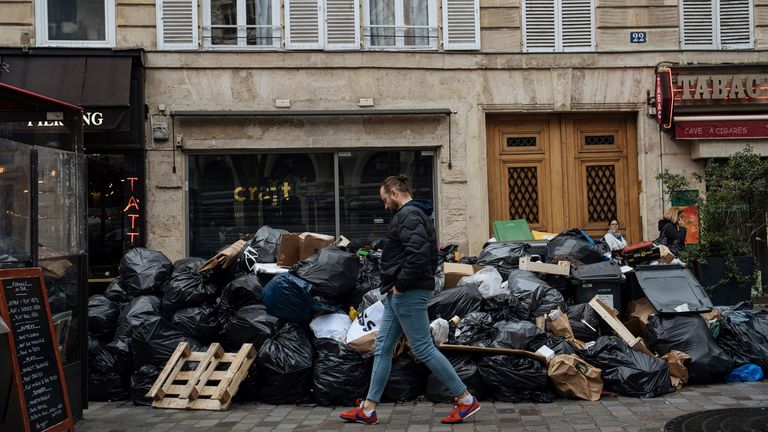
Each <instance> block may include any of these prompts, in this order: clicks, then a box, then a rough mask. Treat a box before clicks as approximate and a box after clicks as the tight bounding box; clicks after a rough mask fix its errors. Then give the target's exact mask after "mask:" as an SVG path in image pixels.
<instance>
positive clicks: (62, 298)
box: [46, 284, 68, 315]
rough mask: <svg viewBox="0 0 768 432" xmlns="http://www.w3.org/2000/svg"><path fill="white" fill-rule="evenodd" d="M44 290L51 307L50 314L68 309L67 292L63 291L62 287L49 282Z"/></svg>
mask: <svg viewBox="0 0 768 432" xmlns="http://www.w3.org/2000/svg"><path fill="white" fill-rule="evenodd" d="M46 291H47V292H48V305H49V306H50V308H51V313H52V314H54V315H55V314H57V313H59V312H64V311H66V310H68V306H67V292H66V291H64V288H62V287H61V286H59V285H58V284H50V285H47V286H46Z"/></svg>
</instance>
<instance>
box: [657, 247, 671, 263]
mask: <svg viewBox="0 0 768 432" xmlns="http://www.w3.org/2000/svg"><path fill="white" fill-rule="evenodd" d="M659 255H660V257H659V262H660V263H662V264H669V263H671V262H672V260H674V259H675V255H674V254H673V253H672V251H670V250H669V248H668V247H666V246H664V245H659Z"/></svg>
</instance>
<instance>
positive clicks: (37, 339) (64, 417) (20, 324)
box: [0, 268, 74, 432]
mask: <svg viewBox="0 0 768 432" xmlns="http://www.w3.org/2000/svg"><path fill="white" fill-rule="evenodd" d="M0 285H1V286H0V288H2V289H0V314H2V316H3V318H5V320H6V321H8V324H9V327H10V330H11V333H10V336H11V337H10V340H9V342H10V346H11V357H12V359H11V364H12V365H13V367H14V369H15V370H14V378H15V384H16V389H17V391H18V396H19V397H18V399H19V402H20V405H21V407H20V408H21V412H22V423H23V424H24V428H25V432H58V431H68V430H71V431H73V430H74V428H73V426H72V425H73V423H72V414H71V411H70V407H69V398H68V397H67V388H66V385H65V383H64V372H63V369H62V367H61V359H60V357H59V350H58V341H57V340H56V336H55V335H56V334H55V331H54V327H53V321H52V320H51V311H50V308H49V307H48V295H47V293H46V289H45V282H44V281H43V276H42V272H41V271H40V269H39V268H35V269H12V270H0Z"/></svg>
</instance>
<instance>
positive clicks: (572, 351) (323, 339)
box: [89, 227, 768, 406]
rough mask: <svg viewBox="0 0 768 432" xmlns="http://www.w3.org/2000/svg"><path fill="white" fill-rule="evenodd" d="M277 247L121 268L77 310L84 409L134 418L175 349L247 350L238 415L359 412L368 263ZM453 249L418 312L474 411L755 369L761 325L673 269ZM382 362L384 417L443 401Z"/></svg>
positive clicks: (568, 234) (746, 375)
mask: <svg viewBox="0 0 768 432" xmlns="http://www.w3.org/2000/svg"><path fill="white" fill-rule="evenodd" d="M289 237H290V239H291V241H290V242H291V243H292V244H293V243H295V244H293V246H291V248H293V247H296V248H299V249H302V248H303V249H306V247H304V246H306V245H307V244H309V243H311V242H310V241H309V240H307V238H311V235H310V236H309V237H307V236H304V237H302V236H297V235H294V234H289V233H286V232H284V231H282V230H276V229H272V228H270V227H262V228H261V229H260V230H259V231H258V232H257V233H256V234H255V236H254V237H253V238H252V239H251V240H249V241H247V242H242V244H241V245H240V246H239V247H236V248H234V249H231V248H230V249H231V250H230V249H228V250H230V252H232V251H233V253H232V254H231V255H230V256H229V259H221V260H218V261H217V263H218V264H219V265H214V266H213V267H214V268H212V269H209V270H203V271H199V270H200V269H201V268H207V267H209V265H208V264H210V261H209V263H208V264H207V263H206V262H205V260H204V259H202V258H185V259H181V260H179V261H177V262H176V263H171V262H170V260H169V259H168V258H167V257H165V256H164V255H163V254H162V253H161V252H157V251H151V250H147V249H143V248H136V249H132V250H130V251H129V252H128V253H126V255H125V256H124V257H123V259H122V261H121V263H120V275H119V277H118V278H116V279H115V281H114V282H113V283H112V284H111V285H110V286H109V288H108V289H107V290H106V292H104V294H103V295H93V296H92V297H91V298H90V301H89V364H90V369H89V395H90V398H91V400H126V399H128V398H130V399H132V400H133V402H134V403H136V404H148V403H149V401H146V400H145V399H144V394H145V393H146V392H147V390H148V389H149V388H150V387H151V385H152V384H153V383H154V381H155V379H156V378H157V376H158V375H159V373H160V370H161V369H162V367H163V366H164V365H165V363H166V362H167V361H168V359H169V358H170V356H171V353H172V352H173V351H174V349H175V348H176V346H177V345H178V343H179V342H182V341H185V342H188V343H189V344H190V345H191V346H192V348H193V351H204V350H205V349H206V346H207V345H209V344H211V343H213V342H218V343H221V344H222V346H223V347H224V348H225V350H227V351H228V352H232V351H236V350H237V349H239V348H240V346H241V345H242V344H243V343H252V344H254V347H255V348H256V349H257V352H258V355H257V359H256V361H255V362H254V364H253V366H252V367H251V370H250V371H249V375H248V377H247V379H246V381H244V382H243V383H242V384H241V385H240V390H239V392H238V394H237V399H239V400H241V401H245V400H257V401H262V402H266V403H271V404H293V403H311V402H315V403H318V404H321V405H328V406H333V405H351V404H353V403H354V401H355V400H356V399H357V398H362V397H364V396H365V394H366V392H367V387H368V383H369V380H370V372H371V366H372V360H373V359H372V353H373V348H374V345H375V337H376V334H377V329H378V326H379V325H380V323H381V317H382V314H383V311H384V304H383V303H382V301H386V298H385V296H384V295H382V294H381V292H380V288H381V286H380V282H379V265H378V262H379V258H380V251H379V250H377V248H376V247H375V246H376V245H366V246H364V247H358V246H354V245H347V246H346V247H342V246H339V245H334V244H329V243H330V242H325V243H324V244H323V245H322V246H323V247H318V248H316V252H315V249H312V248H310V249H311V250H310V251H309V252H307V253H302V254H303V255H308V256H305V257H304V259H302V260H298V261H297V262H295V263H292V265H291V266H290V268H288V266H287V265H286V261H285V257H286V256H287V255H289V253H288V252H287V249H286V248H288V246H287V244H288V243H289V242H288V241H287V240H286V241H282V240H283V239H288V238H289ZM297 239H303V240H301V241H300V240H297ZM304 241H306V244H304V243H303V242H304ZM297 242H298V243H297ZM281 243H282V244H281ZM321 243H322V242H321ZM297 250H298V249H297ZM455 251H456V247H455V246H448V247H445V248H443V249H442V251H441V254H440V256H441V259H442V260H443V261H444V263H443V267H442V271H441V273H439V274H438V275H436V278H435V279H436V289H435V292H434V296H433V298H432V299H431V300H430V302H429V304H428V314H429V318H430V321H431V323H432V324H431V329H432V334H433V338H434V339H435V343H436V345H439V346H441V347H442V348H441V349H442V350H443V352H444V353H445V354H446V356H447V357H448V359H449V360H450V362H451V364H453V366H454V368H455V369H456V371H457V373H458V374H459V376H460V377H461V379H462V380H463V381H464V382H465V383H466V384H467V386H468V387H469V388H470V391H471V392H472V393H473V394H475V395H476V396H478V398H480V399H495V400H500V401H511V402H519V401H533V402H551V401H552V400H553V399H554V398H555V397H557V395H559V396H563V397H574V398H582V399H585V400H597V399H599V398H600V396H601V394H605V393H618V394H622V395H628V396H638V397H653V396H657V395H661V394H665V393H669V392H673V391H675V389H676V388H680V387H681V386H682V385H684V384H686V383H692V384H698V383H715V382H724V381H726V380H754V379H759V378H758V377H762V375H763V374H764V373H765V372H766V370H768V313H766V312H760V311H753V310H751V308H748V307H731V308H716V309H713V308H712V305H711V304H710V303H709V299H708V298H707V297H706V294H704V292H703V291H701V290H697V285H696V284H697V282H696V281H695V278H693V277H692V276H691V275H690V272H688V271H687V270H685V269H684V268H682V267H679V266H673V265H667V266H664V265H659V266H647V268H642V266H637V267H635V269H634V271H633V272H630V273H626V274H625V273H622V269H621V266H620V265H619V264H618V263H617V262H616V261H614V260H610V258H607V256H606V252H607V250H606V249H605V248H604V246H603V245H601V244H600V243H599V242H594V241H592V239H590V238H589V237H588V236H586V235H585V234H583V233H582V232H581V231H579V230H569V231H565V232H563V233H561V234H559V235H557V236H556V237H555V238H553V239H552V240H550V241H548V242H547V241H529V242H513V243H490V244H488V245H487V246H486V247H485V248H484V249H483V251H482V253H481V254H480V255H479V256H478V257H465V258H462V259H461V260H459V261H458V262H457V260H456V259H455V255H456V254H454V252H455ZM302 254H299V253H297V255H302ZM289 261H290V260H289ZM561 261H562V262H561ZM281 262H282V263H281ZM221 263H226V264H221ZM277 263H281V264H282V265H283V267H280V266H278V265H277ZM553 263H554V264H553ZM224 266H226V267H227V268H223V267H224ZM526 269H528V270H526ZM660 271H662V272H666V273H664V274H662V273H659V272H660ZM659 280H663V281H665V282H664V283H665V285H664V286H659V284H658V283H656V282H658V281H659ZM670 281H672V282H673V283H670ZM699 288H700V286H699ZM598 300H599V302H598ZM598 303H599V304H598ZM617 323H618V324H617ZM617 328H618V330H617ZM614 333H616V334H618V335H619V336H620V337H619V336H614ZM394 354H395V357H394V361H393V364H392V371H391V374H390V378H389V382H388V384H387V387H386V389H385V391H384V400H385V401H408V400H414V399H417V398H419V397H421V396H422V395H423V396H424V397H426V398H427V399H428V400H430V401H434V402H451V401H452V400H453V395H451V394H450V393H449V392H448V390H447V389H446V388H445V387H444V386H443V385H442V383H441V382H440V381H439V380H438V379H436V377H434V376H433V375H431V374H430V372H429V369H427V368H426V367H425V366H424V365H423V364H422V363H420V362H419V361H418V359H416V358H415V357H414V356H413V355H412V353H411V351H410V347H409V345H408V342H407V340H405V339H403V341H402V343H400V344H399V345H398V347H397V348H396V350H395V353H394Z"/></svg>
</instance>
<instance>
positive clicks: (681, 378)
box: [661, 350, 691, 390]
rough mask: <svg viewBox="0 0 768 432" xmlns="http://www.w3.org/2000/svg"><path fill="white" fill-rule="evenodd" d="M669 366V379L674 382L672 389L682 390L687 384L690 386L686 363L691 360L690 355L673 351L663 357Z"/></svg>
mask: <svg viewBox="0 0 768 432" xmlns="http://www.w3.org/2000/svg"><path fill="white" fill-rule="evenodd" d="M661 358H662V359H663V360H664V361H666V362H667V365H669V378H670V379H671V380H672V387H674V388H675V390H680V389H681V388H683V386H684V385H685V384H688V368H687V367H686V366H685V363H686V362H688V361H689V360H690V359H691V356H689V355H688V354H686V353H684V352H681V351H676V350H672V351H670V352H668V353H666V354H664V355H663V356H662V357H661Z"/></svg>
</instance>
